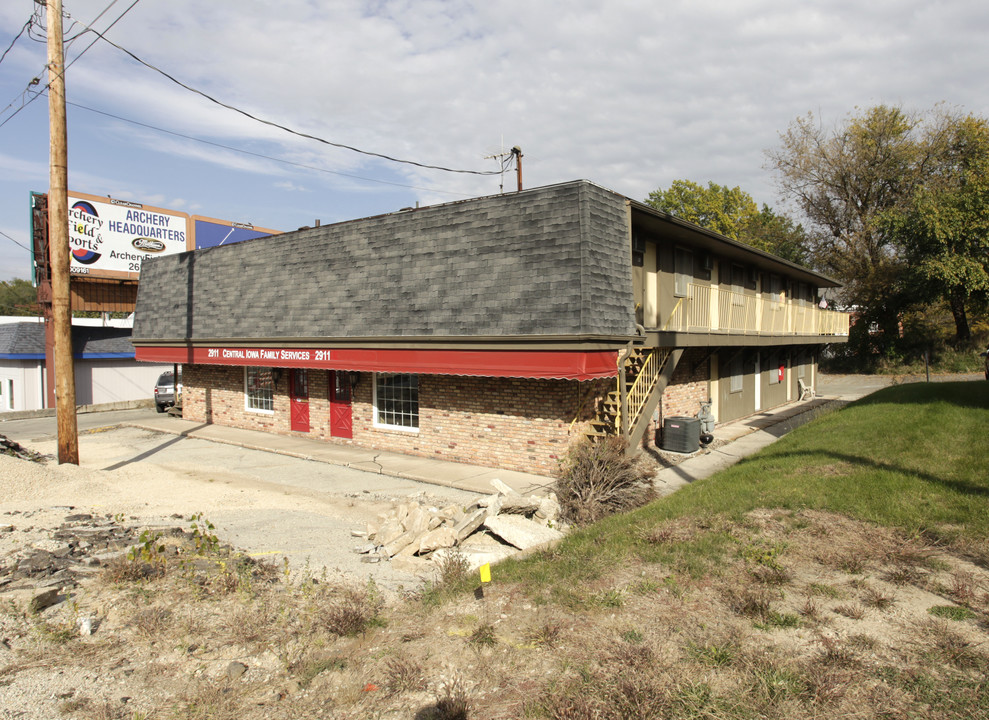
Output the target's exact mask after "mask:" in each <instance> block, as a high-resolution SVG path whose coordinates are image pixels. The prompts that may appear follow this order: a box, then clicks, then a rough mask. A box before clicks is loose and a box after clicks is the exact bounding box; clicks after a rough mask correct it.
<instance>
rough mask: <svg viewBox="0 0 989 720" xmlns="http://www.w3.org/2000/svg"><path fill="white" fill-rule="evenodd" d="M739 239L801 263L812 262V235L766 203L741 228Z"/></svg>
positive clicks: (785, 258) (807, 263)
mask: <svg viewBox="0 0 989 720" xmlns="http://www.w3.org/2000/svg"><path fill="white" fill-rule="evenodd" d="M739 240H741V241H742V242H744V243H747V244H749V245H752V246H753V247H757V248H760V249H762V250H765V251H766V252H771V253H773V254H774V255H778V256H779V257H781V258H783V259H784V260H789V261H790V262H795V263H797V264H798V265H810V262H811V256H810V237H809V236H808V235H807V231H806V230H804V226H803V225H801V224H799V223H797V222H795V221H794V220H793V219H792V218H790V217H787V216H786V215H779V214H777V213H775V212H774V211H773V210H772V208H770V207H769V206H768V205H766V204H765V203H763V206H762V210H760V211H759V214H758V215H756V216H755V217H754V218H752V219H750V220H749V222H748V223H747V224H746V225H745V226H744V227H743V228H742V231H741V234H740V237H739Z"/></svg>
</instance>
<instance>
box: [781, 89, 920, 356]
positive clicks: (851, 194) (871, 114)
mask: <svg viewBox="0 0 989 720" xmlns="http://www.w3.org/2000/svg"><path fill="white" fill-rule="evenodd" d="M768 158H769V163H770V167H771V168H773V169H774V170H775V171H776V174H777V180H778V184H779V188H780V191H781V193H782V195H783V197H784V198H786V199H789V200H793V201H795V202H796V204H797V205H798V206H799V207H800V209H801V210H802V211H803V213H804V214H805V215H806V217H807V219H808V220H810V222H811V225H812V232H811V234H810V238H811V240H812V254H813V261H814V265H815V266H816V267H818V268H820V269H822V270H823V271H825V272H827V273H829V274H833V275H835V276H836V277H837V278H838V279H840V280H841V281H842V282H844V283H845V285H846V288H845V294H846V301H847V302H848V303H849V304H851V305H854V306H856V308H857V310H858V312H859V317H860V324H859V329H863V328H871V327H873V326H875V327H877V328H878V330H879V332H878V333H876V332H871V331H864V332H859V333H856V334H855V336H854V337H853V338H850V342H851V343H852V344H856V345H857V349H858V350H859V351H866V352H878V353H879V354H882V355H892V354H894V353H895V351H896V344H897V340H898V337H899V318H900V315H901V313H902V312H903V310H904V309H905V308H906V307H908V306H909V304H910V303H911V302H912V301H913V300H914V297H913V294H912V293H908V292H907V288H906V286H905V284H904V283H903V282H902V280H903V278H904V277H905V273H904V270H905V258H904V257H903V255H902V253H901V252H900V251H899V248H898V244H897V242H896V240H897V238H896V233H894V232H893V229H892V228H891V227H890V224H889V222H888V217H889V215H890V214H892V213H897V212H900V211H902V210H903V209H904V208H905V207H906V206H907V204H908V203H909V200H910V198H911V197H912V196H913V193H914V190H915V188H916V187H917V186H918V185H919V184H920V183H921V182H922V180H923V178H924V176H925V173H926V172H927V170H928V167H929V163H930V158H931V147H930V144H929V143H928V142H927V141H926V138H925V137H924V132H923V125H922V123H921V121H920V120H919V119H918V118H916V117H913V116H910V115H907V114H906V113H905V112H903V111H902V110H901V109H899V108H897V107H890V106H886V105H879V106H876V107H873V108H870V109H868V110H866V111H865V112H864V113H862V114H860V115H857V116H851V117H849V118H848V119H847V121H846V122H845V123H844V125H842V126H838V127H836V128H834V129H826V128H824V127H823V126H822V125H821V124H820V123H819V122H818V121H817V120H816V118H815V117H814V116H813V115H812V114H809V115H807V116H805V117H802V118H798V119H797V120H795V121H794V122H793V123H792V124H791V125H790V127H789V129H788V130H787V131H786V132H785V133H783V134H782V135H781V146H780V148H778V149H777V150H775V151H770V152H769V153H768Z"/></svg>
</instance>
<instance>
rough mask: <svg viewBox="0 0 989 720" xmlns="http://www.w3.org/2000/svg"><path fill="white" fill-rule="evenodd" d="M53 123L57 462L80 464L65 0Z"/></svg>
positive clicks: (53, 24)
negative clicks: (71, 289) (71, 288)
mask: <svg viewBox="0 0 989 720" xmlns="http://www.w3.org/2000/svg"><path fill="white" fill-rule="evenodd" d="M48 122H49V126H50V133H51V156H50V160H49V163H50V167H51V180H50V187H49V188H48V233H49V234H48V247H49V249H50V252H51V276H52V322H53V323H54V326H55V333H54V335H55V408H56V409H55V413H56V417H57V418H58V462H59V463H72V464H73V465H78V464H79V429H78V425H77V423H76V375H75V368H74V367H73V362H72V304H71V299H70V296H69V195H68V192H69V188H68V181H69V177H68V176H69V159H68V148H67V146H68V140H67V137H68V133H67V131H66V129H65V52H64V48H63V45H62V0H48Z"/></svg>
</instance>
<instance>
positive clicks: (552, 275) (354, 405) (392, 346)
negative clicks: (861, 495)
mask: <svg viewBox="0 0 989 720" xmlns="http://www.w3.org/2000/svg"><path fill="white" fill-rule="evenodd" d="M835 284H836V283H834V282H833V281H832V280H830V279H828V278H826V277H823V276H821V275H819V274H816V273H813V272H811V271H809V270H806V269H804V268H801V267H799V266H796V265H794V264H792V263H789V262H786V261H784V260H781V259H779V258H776V257H774V256H772V255H769V254H767V253H763V252H760V251H758V250H754V249H752V248H750V247H747V246H745V245H742V244H740V243H737V242H735V241H732V240H730V239H728V238H725V237H722V236H720V235H717V234H715V233H711V232H708V231H705V230H703V229H701V228H698V227H696V226H693V225H690V224H689V223H685V222H682V221H680V220H677V219H676V218H673V217H671V216H669V215H667V214H665V213H662V212H658V211H656V210H653V209H652V208H650V207H648V206H646V205H643V204H641V203H639V202H636V201H634V200H631V199H629V198H626V197H624V196H622V195H619V194H617V193H614V192H611V191H609V190H606V189H604V188H601V187H599V186H597V185H594V184H593V183H590V182H587V181H575V182H570V183H564V184H560V185H554V186H550V187H544V188H536V189H532V190H526V191H522V192H518V193H512V194H506V195H497V196H491V197H484V198H477V199H473V200H467V201H462V202H456V203H449V204H444V205H437V206H432V207H425V208H417V209H414V210H412V209H410V210H405V211H401V212H397V213H392V214H388V215H382V216H378V217H372V218H365V219H361V220H354V221H351V222H344V223H337V224H334V225H326V226H322V227H317V228H308V229H303V230H299V231H297V232H293V233H285V234H283V235H279V236H277V237H272V238H264V239H258V240H251V241H247V242H243V243H238V244H236V245H231V246H221V247H216V248H208V249H204V250H198V251H195V252H193V253H185V254H182V255H176V256H170V257H163V258H159V259H156V260H154V261H150V262H147V263H145V264H144V266H143V269H142V273H141V280H140V288H139V292H138V302H137V311H136V321H135V328H134V338H133V342H134V345H135V346H136V347H137V358H138V359H139V360H145V361H151V362H170V363H181V364H183V366H184V370H183V383H184V392H183V414H184V416H185V417H187V418H189V419H192V420H197V421H200V422H212V423H220V424H226V425H232V426H237V427H245V428H254V429H259V430H265V431H269V432H277V433H298V434H304V435H307V436H310V437H315V438H320V439H324V440H326V441H328V442H339V443H352V444H356V445H361V446H365V447H373V448H380V449H387V450H392V451H399V452H406V453H409V454H413V455H424V456H431V457H438V458H442V459H447V460H455V461H462V462H470V463H477V464H483V465H490V466H494V467H504V468H509V469H518V470H525V471H529V472H541V473H546V474H550V473H552V472H553V471H554V470H555V469H556V466H557V461H558V460H559V459H560V458H561V457H563V455H564V453H565V452H566V448H567V446H568V444H569V443H570V442H571V441H573V440H574V439H577V438H580V437H582V436H584V435H585V434H591V435H594V434H601V433H621V434H623V435H625V436H626V437H628V438H629V440H630V441H631V442H632V443H634V444H638V443H639V442H641V441H642V439H643V438H644V437H648V435H647V433H646V430H647V428H648V427H649V426H650V424H651V423H652V422H654V421H655V420H656V419H657V417H662V416H663V415H664V414H665V415H669V414H675V415H693V414H695V413H696V412H697V411H698V408H699V403H700V402H701V401H704V400H707V399H708V398H710V399H712V400H713V401H714V411H715V413H716V416H717V418H718V419H719V421H727V420H731V419H735V418H738V417H741V416H744V415H747V414H751V413H753V412H756V411H758V410H760V409H763V408H768V407H772V406H775V405H779V404H782V403H785V402H787V401H788V400H791V399H795V398H796V397H797V394H798V393H799V392H800V390H801V389H802V388H803V387H805V386H806V387H813V384H814V379H815V378H814V375H815V371H816V358H817V352H818V349H819V347H820V346H821V345H822V344H823V343H828V342H835V341H843V340H844V337H843V336H844V335H846V334H847V327H848V325H847V317H846V316H844V315H842V314H839V313H833V312H828V311H824V310H821V309H820V308H818V307H817V305H816V303H815V300H816V295H817V292H818V289H819V288H821V287H832V286H834V285H835ZM801 383H802V384H801Z"/></svg>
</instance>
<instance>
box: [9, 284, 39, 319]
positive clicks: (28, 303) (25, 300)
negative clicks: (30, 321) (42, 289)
mask: <svg viewBox="0 0 989 720" xmlns="http://www.w3.org/2000/svg"><path fill="white" fill-rule="evenodd" d="M37 314H38V291H37V290H36V289H35V287H34V286H33V285H31V283H30V282H28V281H27V280H19V279H18V280H10V281H6V280H5V281H3V282H0V315H37Z"/></svg>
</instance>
